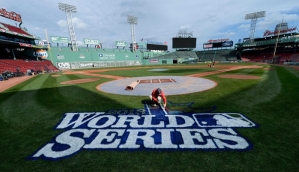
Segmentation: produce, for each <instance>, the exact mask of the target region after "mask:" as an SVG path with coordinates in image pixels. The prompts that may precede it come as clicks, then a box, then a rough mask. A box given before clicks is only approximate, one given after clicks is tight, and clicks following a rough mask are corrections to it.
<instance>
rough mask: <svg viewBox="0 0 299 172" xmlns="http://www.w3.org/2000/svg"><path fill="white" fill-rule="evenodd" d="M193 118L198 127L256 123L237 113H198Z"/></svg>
mask: <svg viewBox="0 0 299 172" xmlns="http://www.w3.org/2000/svg"><path fill="white" fill-rule="evenodd" d="M193 118H194V120H195V121H196V123H197V125H198V126H199V127H213V128H214V127H245V128H248V127H255V126H256V125H255V124H254V123H253V122H252V121H250V120H249V119H247V118H246V117H244V116H243V115H241V114H239V113H198V114H193Z"/></svg>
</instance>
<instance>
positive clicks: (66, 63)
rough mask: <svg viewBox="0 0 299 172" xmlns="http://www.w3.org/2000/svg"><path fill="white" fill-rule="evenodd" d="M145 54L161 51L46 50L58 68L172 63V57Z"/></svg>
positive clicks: (63, 48) (52, 48) (53, 48)
mask: <svg viewBox="0 0 299 172" xmlns="http://www.w3.org/2000/svg"><path fill="white" fill-rule="evenodd" d="M145 54H146V56H147V57H151V58H152V57H155V56H158V55H159V54H161V53H157V52H146V53H144V52H141V51H136V52H131V51H130V50H123V49H96V48H88V47H84V48H79V51H71V50H70V49H69V48H68V47H62V48H59V47H51V48H50V49H49V50H48V59H49V60H51V61H52V63H53V65H55V66H56V67H57V68H59V69H80V68H92V67H97V68H99V67H119V66H139V65H157V64H173V60H172V59H145V58H144V55H145ZM164 54H165V53H164Z"/></svg>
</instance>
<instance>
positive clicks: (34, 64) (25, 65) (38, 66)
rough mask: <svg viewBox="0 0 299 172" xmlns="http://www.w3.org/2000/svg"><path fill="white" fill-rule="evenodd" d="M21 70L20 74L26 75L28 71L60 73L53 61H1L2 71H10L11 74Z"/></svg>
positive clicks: (0, 68) (0, 69) (0, 67)
mask: <svg viewBox="0 0 299 172" xmlns="http://www.w3.org/2000/svg"><path fill="white" fill-rule="evenodd" d="M17 68H19V70H20V72H24V73H26V72H27V70H28V69H30V70H34V71H38V70H40V71H46V72H50V71H58V69H57V68H56V67H55V66H53V64H52V63H51V61H49V60H44V61H26V60H9V59H0V71H1V72H3V71H6V70H9V71H11V72H16V71H17Z"/></svg>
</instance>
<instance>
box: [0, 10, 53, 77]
mask: <svg viewBox="0 0 299 172" xmlns="http://www.w3.org/2000/svg"><path fill="white" fill-rule="evenodd" d="M12 14H15V15H17V16H14V17H11V18H10V19H12V20H16V19H17V20H16V21H18V22H21V23H22V20H21V16H20V15H19V14H16V13H14V12H12ZM21 23H20V24H19V27H17V26H13V25H10V24H7V23H3V22H0V52H1V56H0V73H1V75H2V76H8V75H7V74H11V75H9V76H22V75H26V74H27V75H28V74H38V73H44V72H52V71H57V68H56V67H55V66H54V65H53V64H52V62H51V61H49V60H47V56H48V54H47V51H46V50H47V48H45V47H43V46H41V45H37V44H36V41H38V39H37V38H36V37H35V36H34V35H32V34H30V33H29V32H28V31H27V30H26V28H22V27H21ZM6 78H7V77H6ZM8 78H9V77H8Z"/></svg>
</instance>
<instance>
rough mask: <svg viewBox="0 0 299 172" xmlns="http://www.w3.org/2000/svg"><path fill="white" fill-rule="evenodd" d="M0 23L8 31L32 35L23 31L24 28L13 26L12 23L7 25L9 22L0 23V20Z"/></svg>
mask: <svg viewBox="0 0 299 172" xmlns="http://www.w3.org/2000/svg"><path fill="white" fill-rule="evenodd" d="M0 24H1V25H3V26H4V27H5V28H7V29H8V30H9V31H10V32H15V33H18V34H23V35H24V36H30V37H32V35H30V34H29V33H27V32H25V31H24V30H22V29H21V28H19V27H15V26H12V25H9V24H5V23H2V22H0Z"/></svg>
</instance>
